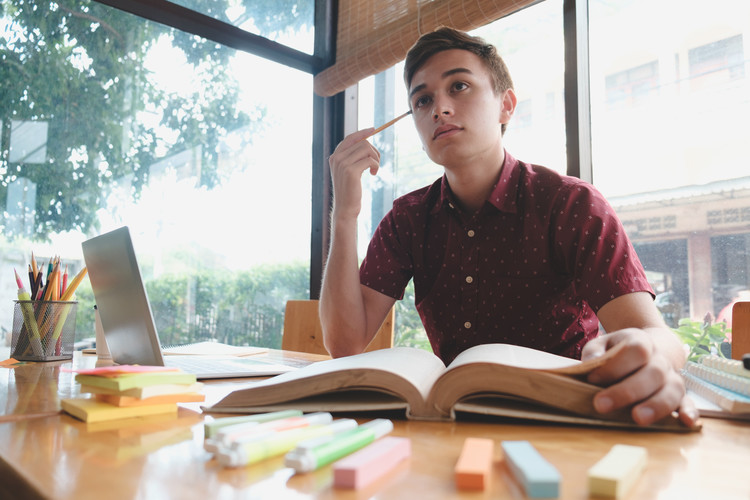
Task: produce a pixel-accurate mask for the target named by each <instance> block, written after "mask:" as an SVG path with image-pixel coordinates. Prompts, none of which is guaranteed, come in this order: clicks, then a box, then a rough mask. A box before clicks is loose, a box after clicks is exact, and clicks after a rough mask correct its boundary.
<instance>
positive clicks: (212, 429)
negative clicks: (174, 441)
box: [203, 410, 302, 438]
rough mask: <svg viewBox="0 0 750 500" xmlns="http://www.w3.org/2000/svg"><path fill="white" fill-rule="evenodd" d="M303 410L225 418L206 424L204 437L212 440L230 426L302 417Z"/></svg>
mask: <svg viewBox="0 0 750 500" xmlns="http://www.w3.org/2000/svg"><path fill="white" fill-rule="evenodd" d="M301 416H302V410H284V411H274V412H271V413H258V414H257V415H243V416H241V417H225V418H217V419H216V420H214V421H213V422H206V423H205V424H204V425H203V428H204V436H205V437H206V438H212V437H214V436H215V435H216V433H217V432H218V431H219V429H221V428H223V427H228V426H230V425H237V424H245V423H251V422H256V423H263V422H270V421H271V420H280V419H282V418H289V417H301Z"/></svg>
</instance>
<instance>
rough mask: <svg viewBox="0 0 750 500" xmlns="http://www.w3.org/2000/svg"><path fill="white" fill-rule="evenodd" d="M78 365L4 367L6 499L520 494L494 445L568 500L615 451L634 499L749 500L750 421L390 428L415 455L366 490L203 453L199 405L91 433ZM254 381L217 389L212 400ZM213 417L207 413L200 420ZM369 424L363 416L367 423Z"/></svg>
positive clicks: (1, 493) (0, 452) (88, 361)
mask: <svg viewBox="0 0 750 500" xmlns="http://www.w3.org/2000/svg"><path fill="white" fill-rule="evenodd" d="M266 356H268V357H270V358H273V359H274V360H276V361H279V360H284V361H286V362H294V363H298V364H304V363H308V362H311V361H314V360H315V359H320V358H316V357H314V356H309V355H304V354H300V353H290V352H281V351H271V352H269V353H268V354H267V355H266ZM94 362H95V357H93V356H80V355H79V354H77V355H76V358H74V360H73V362H56V363H36V364H27V365H23V366H20V367H16V368H12V369H8V368H0V498H23V499H26V498H70V499H86V498H97V499H106V500H117V499H135V498H138V499H152V498H153V499H159V500H161V499H168V498H175V499H192V498H196V499H204V498H211V499H223V498H261V499H266V498H268V499H273V500H275V499H286V498H337V499H338V498H343V499H361V498H368V497H371V496H373V495H375V494H377V496H378V498H384V499H398V498H406V499H409V500H414V499H430V500H432V499H440V498H493V499H505V498H513V499H516V498H524V495H523V492H522V491H521V490H520V489H519V485H518V483H516V482H515V480H514V479H512V478H511V477H510V476H509V472H508V469H507V466H506V465H505V464H504V462H503V460H502V459H501V454H500V451H499V443H500V442H501V441H504V440H528V441H530V442H531V443H532V444H533V445H534V446H535V447H536V448H537V449H538V450H539V452H540V453H542V455H544V456H545V458H547V459H548V460H549V461H550V462H551V463H552V464H553V465H555V466H556V467H557V468H558V470H559V471H560V473H561V475H562V478H563V480H562V483H561V495H560V498H564V499H586V498H589V495H588V491H587V486H586V472H587V471H588V469H589V468H590V467H591V466H592V465H593V464H594V463H595V462H597V461H598V460H599V459H600V458H601V457H603V456H604V455H605V454H606V453H607V452H608V451H609V449H610V448H611V447H612V445H614V444H617V443H625V444H631V445H637V446H644V447H646V448H647V449H648V453H649V459H648V460H649V461H648V466H647V468H646V471H645V472H644V474H643V475H642V476H641V478H640V479H639V480H638V482H637V484H636V485H635V487H634V489H633V490H632V491H631V493H630V495H629V496H628V497H627V498H630V499H639V500H641V499H659V500H670V499H674V500H678V499H679V500H685V499H711V500H713V499H721V500H732V499H742V500H748V499H750V476H749V475H748V471H750V425H748V424H747V423H740V422H732V421H727V420H716V419H704V427H703V430H702V432H700V433H693V434H673V433H666V432H647V431H643V432H642V431H635V432H633V431H619V430H610V429H596V428H582V427H572V426H562V425H549V424H544V425H542V424H530V423H528V422H511V421H505V422H501V423H497V422H487V421H484V422H482V421H476V420H474V421H460V422H453V423H434V422H410V421H406V420H401V419H399V420H395V421H394V424H395V430H394V432H393V435H395V436H405V437H408V438H409V439H410V440H411V443H412V458H411V460H409V461H407V462H404V463H403V464H402V465H401V466H400V467H399V468H398V469H397V470H395V471H394V472H392V473H391V474H390V475H389V476H387V477H385V478H383V479H381V480H379V481H378V482H377V483H375V484H373V485H371V486H370V487H368V488H367V489H366V490H364V491H356V492H355V491H347V490H339V489H334V488H333V487H332V472H331V467H330V466H328V467H325V468H323V469H320V470H318V471H316V472H314V473H310V474H303V475H294V474H293V473H292V469H288V468H284V466H283V459H282V458H277V459H272V460H268V461H266V462H263V463H261V464H258V465H255V466H250V467H245V468H238V469H226V468H223V467H221V466H220V465H219V464H218V463H217V462H216V460H215V459H212V456H211V455H210V454H209V453H207V452H206V451H204V450H203V446H202V444H203V425H202V423H203V419H204V415H202V414H201V413H200V412H199V408H198V406H197V405H185V407H184V408H181V409H180V413H179V415H178V417H171V418H150V419H144V420H140V421H139V420H136V421H135V422H133V421H129V422H124V421H120V422H118V423H116V424H113V423H107V424H94V425H87V424H86V423H83V422H80V421H78V420H76V419H74V418H72V417H70V416H69V415H66V414H61V413H59V408H60V406H59V400H60V398H67V397H75V396H78V394H79V393H78V387H77V384H76V382H75V380H74V374H72V373H70V372H64V371H62V370H61V367H63V366H66V367H72V366H74V365H75V366H77V367H88V366H93V365H94ZM248 383H252V380H249V379H245V380H233V381H219V382H210V383H208V384H207V386H206V395H207V400H208V401H207V402H208V403H212V402H214V401H216V400H218V399H219V398H220V397H222V396H223V395H224V394H226V393H227V392H229V391H231V390H232V389H234V388H237V387H239V386H241V385H244V384H248ZM205 418H212V417H205ZM369 418H371V417H369V416H368V417H366V418H363V419H361V420H368V419H369ZM467 437H485V438H491V439H493V440H494V441H495V443H496V450H497V457H496V458H497V460H496V463H495V467H494V471H493V472H494V475H493V478H492V483H491V485H490V487H489V489H488V490H487V491H485V492H484V493H464V492H459V491H457V490H456V488H455V485H454V481H453V466H454V465H455V462H456V458H457V456H458V454H459V452H460V450H461V447H462V445H463V442H464V440H465V439H466V438H467Z"/></svg>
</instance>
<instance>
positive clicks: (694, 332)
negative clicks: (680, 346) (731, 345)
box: [672, 314, 731, 361]
mask: <svg viewBox="0 0 750 500" xmlns="http://www.w3.org/2000/svg"><path fill="white" fill-rule="evenodd" d="M672 331H673V332H674V333H675V334H676V335H677V337H679V339H680V340H681V341H682V342H683V343H684V344H685V345H687V346H688V347H689V348H690V353H689V354H688V360H689V361H697V360H698V359H699V358H700V357H701V356H705V355H707V354H717V355H718V356H722V357H726V356H725V354H724V352H723V351H722V345H723V344H724V343H725V342H726V340H727V334H728V333H730V332H731V330H730V329H728V328H727V325H726V323H724V322H720V323H714V322H713V318H712V317H711V315H710V314H707V315H706V317H705V318H704V319H703V321H693V320H691V319H690V318H683V319H681V320H680V321H679V325H678V327H677V328H673V329H672Z"/></svg>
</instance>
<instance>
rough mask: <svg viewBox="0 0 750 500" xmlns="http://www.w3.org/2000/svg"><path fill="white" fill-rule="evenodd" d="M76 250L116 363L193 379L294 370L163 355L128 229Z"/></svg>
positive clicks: (236, 359)
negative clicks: (175, 370) (149, 367)
mask: <svg viewBox="0 0 750 500" xmlns="http://www.w3.org/2000/svg"><path fill="white" fill-rule="evenodd" d="M81 246H82V248H83V258H84V260H85V261H86V267H87V268H88V275H89V281H90V282H91V288H92V289H93V292H94V300H95V301H96V308H97V310H98V312H99V317H100V319H101V323H102V329H103V332H104V338H105V340H106V342H107V347H108V348H109V352H110V354H111V355H112V360H113V361H114V362H115V363H117V364H121V365H125V364H128V365H132V364H138V365H152V366H170V367H177V368H181V369H183V370H184V371H186V372H188V373H193V374H195V375H196V377H197V378H198V379H214V378H235V377H260V376H271V375H278V374H280V373H285V372H288V371H291V370H294V369H295V368H294V367H291V366H286V365H282V364H277V363H272V362H268V361H263V360H262V359H255V358H253V357H242V358H241V357H232V356H223V357H210V356H194V355H184V356H180V355H169V356H164V353H163V352H162V348H161V344H160V342H159V335H158V333H157V331H156V325H155V324H154V318H153V315H152V313H151V304H150V303H149V300H148V296H147V295H146V288H145V287H144V286H143V281H142V279H141V272H140V268H139V267H138V262H137V261H136V256H135V250H134V248H133V242H132V240H131V238H130V230H129V229H128V228H127V226H126V227H121V228H119V229H115V230H114V231H111V232H108V233H104V234H101V235H99V236H96V237H94V238H91V239H89V240H86V241H84V242H83V243H82V244H81Z"/></svg>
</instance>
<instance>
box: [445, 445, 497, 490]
mask: <svg viewBox="0 0 750 500" xmlns="http://www.w3.org/2000/svg"><path fill="white" fill-rule="evenodd" d="M494 451H495V443H494V441H492V440H491V439H484V438H466V441H464V446H463V449H462V450H461V455H459V457H458V462H457V463H456V467H455V469H454V472H455V477H456V486H457V487H458V489H462V490H483V489H485V488H486V487H487V485H488V484H489V481H490V477H492V459H493V456H494Z"/></svg>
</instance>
